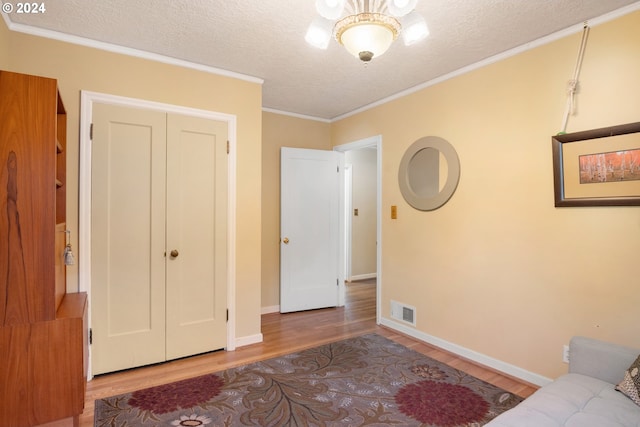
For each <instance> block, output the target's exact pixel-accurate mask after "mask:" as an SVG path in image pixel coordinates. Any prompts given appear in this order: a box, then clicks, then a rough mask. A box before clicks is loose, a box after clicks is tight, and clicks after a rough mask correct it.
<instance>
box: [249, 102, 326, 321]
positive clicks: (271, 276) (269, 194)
mask: <svg viewBox="0 0 640 427" xmlns="http://www.w3.org/2000/svg"><path fill="white" fill-rule="evenodd" d="M280 147H294V148H312V149H320V150H330V149H331V133H330V125H329V123H323V122H319V121H314V120H306V119H301V118H297V117H291V116H285V115H282V114H274V113H268V112H265V113H263V115H262V307H263V309H265V310H267V311H272V310H274V309H275V308H276V307H277V306H279V305H280Z"/></svg>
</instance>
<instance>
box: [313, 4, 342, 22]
mask: <svg viewBox="0 0 640 427" xmlns="http://www.w3.org/2000/svg"><path fill="white" fill-rule="evenodd" d="M344 1H345V0H316V10H317V11H318V13H319V14H320V16H322V17H323V18H327V19H338V18H339V17H340V15H342V11H343V10H344Z"/></svg>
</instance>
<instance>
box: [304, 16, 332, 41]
mask: <svg viewBox="0 0 640 427" xmlns="http://www.w3.org/2000/svg"><path fill="white" fill-rule="evenodd" d="M332 34H333V22H331V21H329V20H328V19H324V18H323V17H321V16H318V17H317V18H316V19H314V20H313V22H311V25H309V28H308V29H307V34H306V35H305V36H304V39H305V40H306V41H307V43H309V44H310V45H311V46H314V47H317V48H320V49H326V48H327V47H328V46H329V42H330V41H331V36H332Z"/></svg>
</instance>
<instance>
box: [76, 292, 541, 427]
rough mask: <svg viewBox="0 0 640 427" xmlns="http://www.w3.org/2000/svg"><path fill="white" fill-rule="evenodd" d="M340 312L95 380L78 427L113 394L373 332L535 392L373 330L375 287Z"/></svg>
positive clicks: (274, 323)
mask: <svg viewBox="0 0 640 427" xmlns="http://www.w3.org/2000/svg"><path fill="white" fill-rule="evenodd" d="M345 303H346V305H345V307H340V308H329V309H322V310H312V311H306V312H299V313H289V314H279V313H271V314H265V315H263V316H262V334H263V342H262V343H259V344H253V345H249V346H245V347H240V348H238V349H237V350H236V351H231V352H225V351H218V352H213V353H208V354H203V355H199V356H193V357H189V358H185V359H180V360H175V361H171V362H166V363H162V364H158V365H153V366H147V367H143V368H138V369H132V370H128V371H124V372H117V373H112V374H106V375H100V376H97V377H95V378H94V379H93V380H91V381H89V383H88V384H87V394H86V400H85V409H84V412H83V414H82V415H81V417H80V426H81V427H92V426H93V411H94V400H95V399H100V398H103V397H108V396H113V395H116V394H121V393H127V392H130V391H134V390H138V389H142V388H145V387H151V386H155V385H160V384H165V383H169V382H173V381H177V380H181V379H185V378H190V377H194V376H198V375H203V374H207V373H210V372H217V371H221V370H224V369H227V368H231V367H234V366H239V365H243V364H247V363H251V362H255V361H258V360H264V359H268V358H271V357H275V356H279V355H282V354H287V353H293V352H296V351H298V350H302V349H305V348H311V347H315V346H317V345H321V344H324V343H328V342H332V341H338V340H341V339H345V338H349V337H352V336H357V335H362V334H366V333H371V332H375V333H377V334H379V335H382V336H385V337H387V338H389V339H391V340H393V341H396V342H398V343H400V344H403V345H404V346H406V347H410V348H412V349H413V350H415V351H417V352H420V353H423V354H425V355H427V356H429V357H431V358H433V359H436V360H439V361H441V362H443V363H446V364H448V365H450V366H453V367H455V368H457V369H460V370H462V371H465V372H467V373H469V374H471V375H473V376H475V377H477V378H480V379H482V380H484V381H487V382H489V383H491V384H495V385H497V386H498V387H502V388H503V389H505V390H508V391H511V392H512V393H515V394H517V395H519V396H522V397H527V396H529V395H530V394H531V393H533V392H534V391H535V390H536V387H534V386H531V385H530V384H526V383H523V382H521V381H518V380H516V379H513V378H509V377H507V376H505V375H502V374H500V373H498V372H495V371H493V370H491V369H487V368H485V367H482V366H479V365H477V364H475V363H473V362H470V361H467V360H464V359H462V358H460V357H458V356H455V355H453V354H451V353H448V352H446V351H443V350H440V349H438V348H436V347H433V346H431V345H428V344H425V343H423V342H421V341H418V340H415V339H413V338H411V337H408V336H406V335H403V334H400V333H397V332H395V331H393V330H391V329H388V328H385V327H382V326H378V325H376V301H375V282H374V281H361V282H352V283H349V284H347V297H346V301H345Z"/></svg>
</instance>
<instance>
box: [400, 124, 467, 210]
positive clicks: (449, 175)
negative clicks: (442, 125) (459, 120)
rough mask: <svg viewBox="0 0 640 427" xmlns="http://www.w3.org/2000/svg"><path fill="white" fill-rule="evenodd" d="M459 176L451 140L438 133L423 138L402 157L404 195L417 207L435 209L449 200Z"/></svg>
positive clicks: (401, 170) (401, 184)
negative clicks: (438, 135)
mask: <svg viewBox="0 0 640 427" xmlns="http://www.w3.org/2000/svg"><path fill="white" fill-rule="evenodd" d="M459 180H460V160H459V159H458V154H457V153H456V150H455V149H454V148H453V146H452V145H451V144H449V142H447V141H446V140H445V139H442V138H440V137H437V136H425V137H424V138H420V139H419V140H417V141H416V142H414V143H413V144H411V146H410V147H409V148H408V149H407V151H406V152H405V153H404V156H402V160H401V161H400V169H399V171H398V183H399V184H400V192H401V193H402V197H404V199H405V200H406V201H407V203H409V204H410V205H411V206H413V207H414V208H416V209H418V210H421V211H432V210H434V209H438V208H439V207H440V206H442V205H444V204H445V203H447V201H448V200H449V199H450V198H451V196H453V193H454V192H455V191H456V188H457V187H458V181H459Z"/></svg>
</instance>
